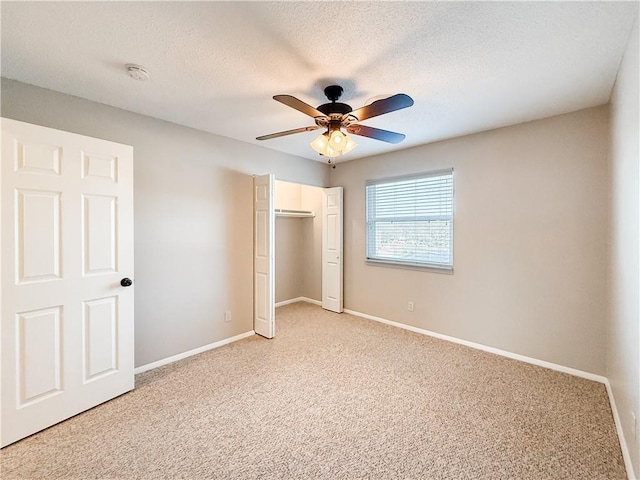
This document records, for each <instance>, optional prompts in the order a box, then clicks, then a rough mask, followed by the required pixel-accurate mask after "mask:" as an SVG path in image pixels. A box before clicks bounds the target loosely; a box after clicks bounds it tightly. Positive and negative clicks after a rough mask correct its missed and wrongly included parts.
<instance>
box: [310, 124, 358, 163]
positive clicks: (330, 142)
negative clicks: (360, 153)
mask: <svg viewBox="0 0 640 480" xmlns="http://www.w3.org/2000/svg"><path fill="white" fill-rule="evenodd" d="M309 145H311V148H313V149H314V150H315V151H316V152H318V153H319V154H320V155H324V156H325V157H329V158H336V157H338V156H339V155H344V154H345V153H349V152H350V151H351V150H353V149H354V148H356V147H357V146H358V144H357V143H356V142H354V141H353V140H351V139H350V138H349V137H348V136H347V135H345V134H344V133H342V132H341V131H340V130H333V131H332V132H331V133H329V132H324V133H323V134H322V135H318V137H317V138H316V139H315V140H314V141H313V142H311V143H310V144H309Z"/></svg>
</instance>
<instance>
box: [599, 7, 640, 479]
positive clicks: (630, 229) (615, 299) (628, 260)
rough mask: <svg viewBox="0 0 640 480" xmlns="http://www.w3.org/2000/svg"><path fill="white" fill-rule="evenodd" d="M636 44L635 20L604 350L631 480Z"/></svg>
mask: <svg viewBox="0 0 640 480" xmlns="http://www.w3.org/2000/svg"><path fill="white" fill-rule="evenodd" d="M638 42H639V40H638V22H637V20H636V25H635V28H634V30H633V32H632V34H631V38H630V40H629V45H628V46H627V51H626V53H625V56H624V59H623V61H622V64H621V65H620V70H619V72H618V78H617V80H616V85H615V87H614V90H613V96H612V98H611V175H612V185H613V188H612V224H611V258H612V261H611V267H612V268H611V320H610V323H609V332H608V333H609V335H608V345H607V376H608V377H609V381H610V382H611V388H612V390H613V394H614V398H615V402H616V407H617V409H618V414H619V416H620V422H621V424H622V429H623V431H624V436H625V439H626V442H627V445H628V447H629V451H630V454H631V458H632V462H633V468H634V470H635V474H636V475H640V443H639V442H638V440H637V437H636V438H634V436H633V430H634V427H633V419H632V415H631V413H632V412H634V413H635V416H636V418H637V419H638V421H639V422H640V369H639V363H640V353H639V348H640V347H639V345H640V326H639V323H640V311H639V305H638V296H639V293H638V292H639V290H640V283H639V280H638V277H639V276H640V271H639V262H640V258H639V257H638V253H639V247H640V245H639V243H638V242H639V240H638V239H639V237H640V229H639V227H638V223H639V221H640V220H639V215H640V211H639V203H640V193H639V192H640V189H639V187H638V184H639V182H640V179H639V178H638V177H639V174H640V171H639V167H638V165H639V159H638V157H639V153H638V152H639V148H640V147H639V144H640V134H639V131H640V123H639V120H638V117H639V114H638V109H639V108H640V107H639V102H640V98H639V94H638V81H639V80H638V79H639V78H640V67H639V64H638V57H639V56H640V52H639V51H638ZM638 428H640V424H638ZM638 435H640V432H638Z"/></svg>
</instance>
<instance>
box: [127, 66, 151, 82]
mask: <svg viewBox="0 0 640 480" xmlns="http://www.w3.org/2000/svg"><path fill="white" fill-rule="evenodd" d="M124 68H126V69H127V73H128V74H129V76H130V77H131V78H133V79H134V80H140V81H141V82H144V81H147V80H149V72H148V71H147V69H146V68H144V67H143V66H142V65H136V64H134V63H127V64H126V65H125V66H124Z"/></svg>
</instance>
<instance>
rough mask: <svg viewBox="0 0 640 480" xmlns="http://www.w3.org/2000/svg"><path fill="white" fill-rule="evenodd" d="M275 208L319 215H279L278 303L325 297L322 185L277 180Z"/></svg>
mask: <svg viewBox="0 0 640 480" xmlns="http://www.w3.org/2000/svg"><path fill="white" fill-rule="evenodd" d="M275 208H276V211H277V210H278V209H282V210H298V211H311V212H314V213H315V217H295V216H286V217H284V216H278V215H277V214H276V234H275V243H276V248H275V251H276V259H275V266H276V275H275V276H276V303H279V302H283V301H286V300H291V299H294V298H299V297H307V298H310V299H312V300H317V301H320V300H321V299H322V188H319V187H313V186H309V185H302V184H299V183H290V182H284V181H281V180H276V181H275Z"/></svg>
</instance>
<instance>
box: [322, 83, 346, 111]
mask: <svg viewBox="0 0 640 480" xmlns="http://www.w3.org/2000/svg"><path fill="white" fill-rule="evenodd" d="M343 91H344V90H343V89H342V87H341V86H340V85H329V86H328V87H326V88H325V89H324V94H325V96H326V97H327V98H328V99H329V100H330V101H331V103H325V104H323V105H320V106H319V107H318V108H317V110H319V111H321V112H322V113H324V114H325V115H331V114H332V113H339V114H340V115H345V114H347V113H350V112H352V111H353V109H352V108H351V107H350V106H349V105H347V104H346V103H339V102H336V100H338V99H339V98H340V97H341V96H342V92H343Z"/></svg>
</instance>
